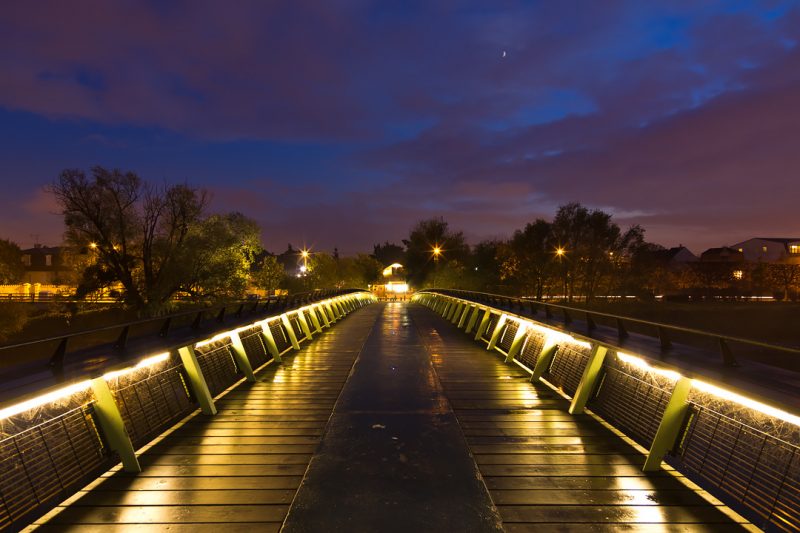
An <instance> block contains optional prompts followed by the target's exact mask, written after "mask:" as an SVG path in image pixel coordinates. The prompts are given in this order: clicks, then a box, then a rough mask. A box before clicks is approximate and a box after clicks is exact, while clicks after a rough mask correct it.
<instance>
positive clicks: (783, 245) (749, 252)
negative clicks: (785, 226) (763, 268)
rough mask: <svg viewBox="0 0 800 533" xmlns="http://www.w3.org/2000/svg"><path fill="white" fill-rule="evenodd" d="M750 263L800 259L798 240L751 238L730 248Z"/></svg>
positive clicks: (799, 239)
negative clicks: (791, 258)
mask: <svg viewBox="0 0 800 533" xmlns="http://www.w3.org/2000/svg"><path fill="white" fill-rule="evenodd" d="M731 248H734V249H736V250H738V251H739V252H741V253H742V254H744V260H745V261H748V262H751V263H776V262H778V261H781V260H783V259H787V258H790V257H798V258H800V238H777V237H753V238H752V239H747V240H746V241H742V242H740V243H737V244H734V245H733V246H731Z"/></svg>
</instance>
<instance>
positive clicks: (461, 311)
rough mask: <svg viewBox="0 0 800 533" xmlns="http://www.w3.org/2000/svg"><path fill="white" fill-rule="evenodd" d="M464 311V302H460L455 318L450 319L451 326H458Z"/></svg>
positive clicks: (454, 314) (457, 305)
mask: <svg viewBox="0 0 800 533" xmlns="http://www.w3.org/2000/svg"><path fill="white" fill-rule="evenodd" d="M463 311H464V302H458V303H457V304H456V310H455V312H454V313H453V316H452V317H450V323H451V324H458V321H459V320H460V319H461V315H462V313H463Z"/></svg>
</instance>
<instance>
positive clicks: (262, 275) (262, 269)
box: [253, 255, 286, 293]
mask: <svg viewBox="0 0 800 533" xmlns="http://www.w3.org/2000/svg"><path fill="white" fill-rule="evenodd" d="M285 278H286V271H285V270H284V269H283V265H281V264H280V263H279V262H278V258H277V257H275V256H274V255H266V256H265V257H264V259H262V260H261V263H260V264H259V265H258V268H257V270H256V272H255V273H254V274H253V284H254V285H255V286H256V287H258V288H259V289H264V290H265V291H267V292H268V293H272V292H274V291H275V289H279V288H280V287H281V285H282V284H283V282H284V279H285Z"/></svg>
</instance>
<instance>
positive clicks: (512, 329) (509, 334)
mask: <svg viewBox="0 0 800 533" xmlns="http://www.w3.org/2000/svg"><path fill="white" fill-rule="evenodd" d="M518 329H519V322H517V321H516V320H506V323H505V326H503V331H502V332H501V333H500V338H499V339H497V347H498V348H500V349H501V350H503V352H504V353H506V354H507V353H508V351H509V350H510V349H511V344H512V343H513V342H514V337H515V336H516V335H517V330H518Z"/></svg>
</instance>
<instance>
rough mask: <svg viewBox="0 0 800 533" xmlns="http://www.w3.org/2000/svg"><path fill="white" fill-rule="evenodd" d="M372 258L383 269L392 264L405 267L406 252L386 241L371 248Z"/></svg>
mask: <svg viewBox="0 0 800 533" xmlns="http://www.w3.org/2000/svg"><path fill="white" fill-rule="evenodd" d="M372 257H374V258H375V259H376V260H377V261H378V262H379V263H380V264H381V265H382V266H384V267H387V266H389V265H393V264H394V263H400V264H401V265H405V260H406V252H405V250H404V249H403V247H402V246H399V245H397V244H394V243H390V242H389V241H386V242H384V243H383V244H376V245H374V246H373V247H372Z"/></svg>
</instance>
